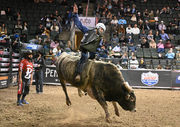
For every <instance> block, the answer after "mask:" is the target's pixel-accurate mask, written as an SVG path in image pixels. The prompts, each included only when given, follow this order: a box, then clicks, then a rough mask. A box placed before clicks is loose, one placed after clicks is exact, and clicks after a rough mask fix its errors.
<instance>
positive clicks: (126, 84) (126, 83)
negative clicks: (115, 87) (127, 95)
mask: <svg viewBox="0 0 180 127" xmlns="http://www.w3.org/2000/svg"><path fill="white" fill-rule="evenodd" d="M124 85H125V88H126V89H127V90H128V91H129V92H132V88H131V87H130V86H129V83H128V82H125V83H124Z"/></svg>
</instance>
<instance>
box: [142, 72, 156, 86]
mask: <svg viewBox="0 0 180 127" xmlns="http://www.w3.org/2000/svg"><path fill="white" fill-rule="evenodd" d="M141 82H142V83H143V84H144V85H148V86H153V85H156V84H157V83H158V82H159V75H158V74H157V73H152V72H147V73H142V74H141Z"/></svg>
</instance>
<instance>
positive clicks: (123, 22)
mask: <svg viewBox="0 0 180 127" xmlns="http://www.w3.org/2000/svg"><path fill="white" fill-rule="evenodd" d="M118 24H120V25H126V24H127V21H126V20H125V19H124V17H121V19H119V21H118Z"/></svg>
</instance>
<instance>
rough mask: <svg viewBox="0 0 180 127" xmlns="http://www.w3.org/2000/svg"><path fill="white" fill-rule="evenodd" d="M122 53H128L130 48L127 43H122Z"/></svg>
mask: <svg viewBox="0 0 180 127" xmlns="http://www.w3.org/2000/svg"><path fill="white" fill-rule="evenodd" d="M121 52H122V54H124V53H126V52H128V47H127V45H126V43H125V42H123V43H122V47H121Z"/></svg>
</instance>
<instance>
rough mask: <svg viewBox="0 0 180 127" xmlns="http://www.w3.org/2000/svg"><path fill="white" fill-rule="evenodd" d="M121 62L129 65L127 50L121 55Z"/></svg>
mask: <svg viewBox="0 0 180 127" xmlns="http://www.w3.org/2000/svg"><path fill="white" fill-rule="evenodd" d="M121 64H122V65H123V67H125V66H126V67H127V65H128V54H127V52H125V53H123V55H122V57H121Z"/></svg>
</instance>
